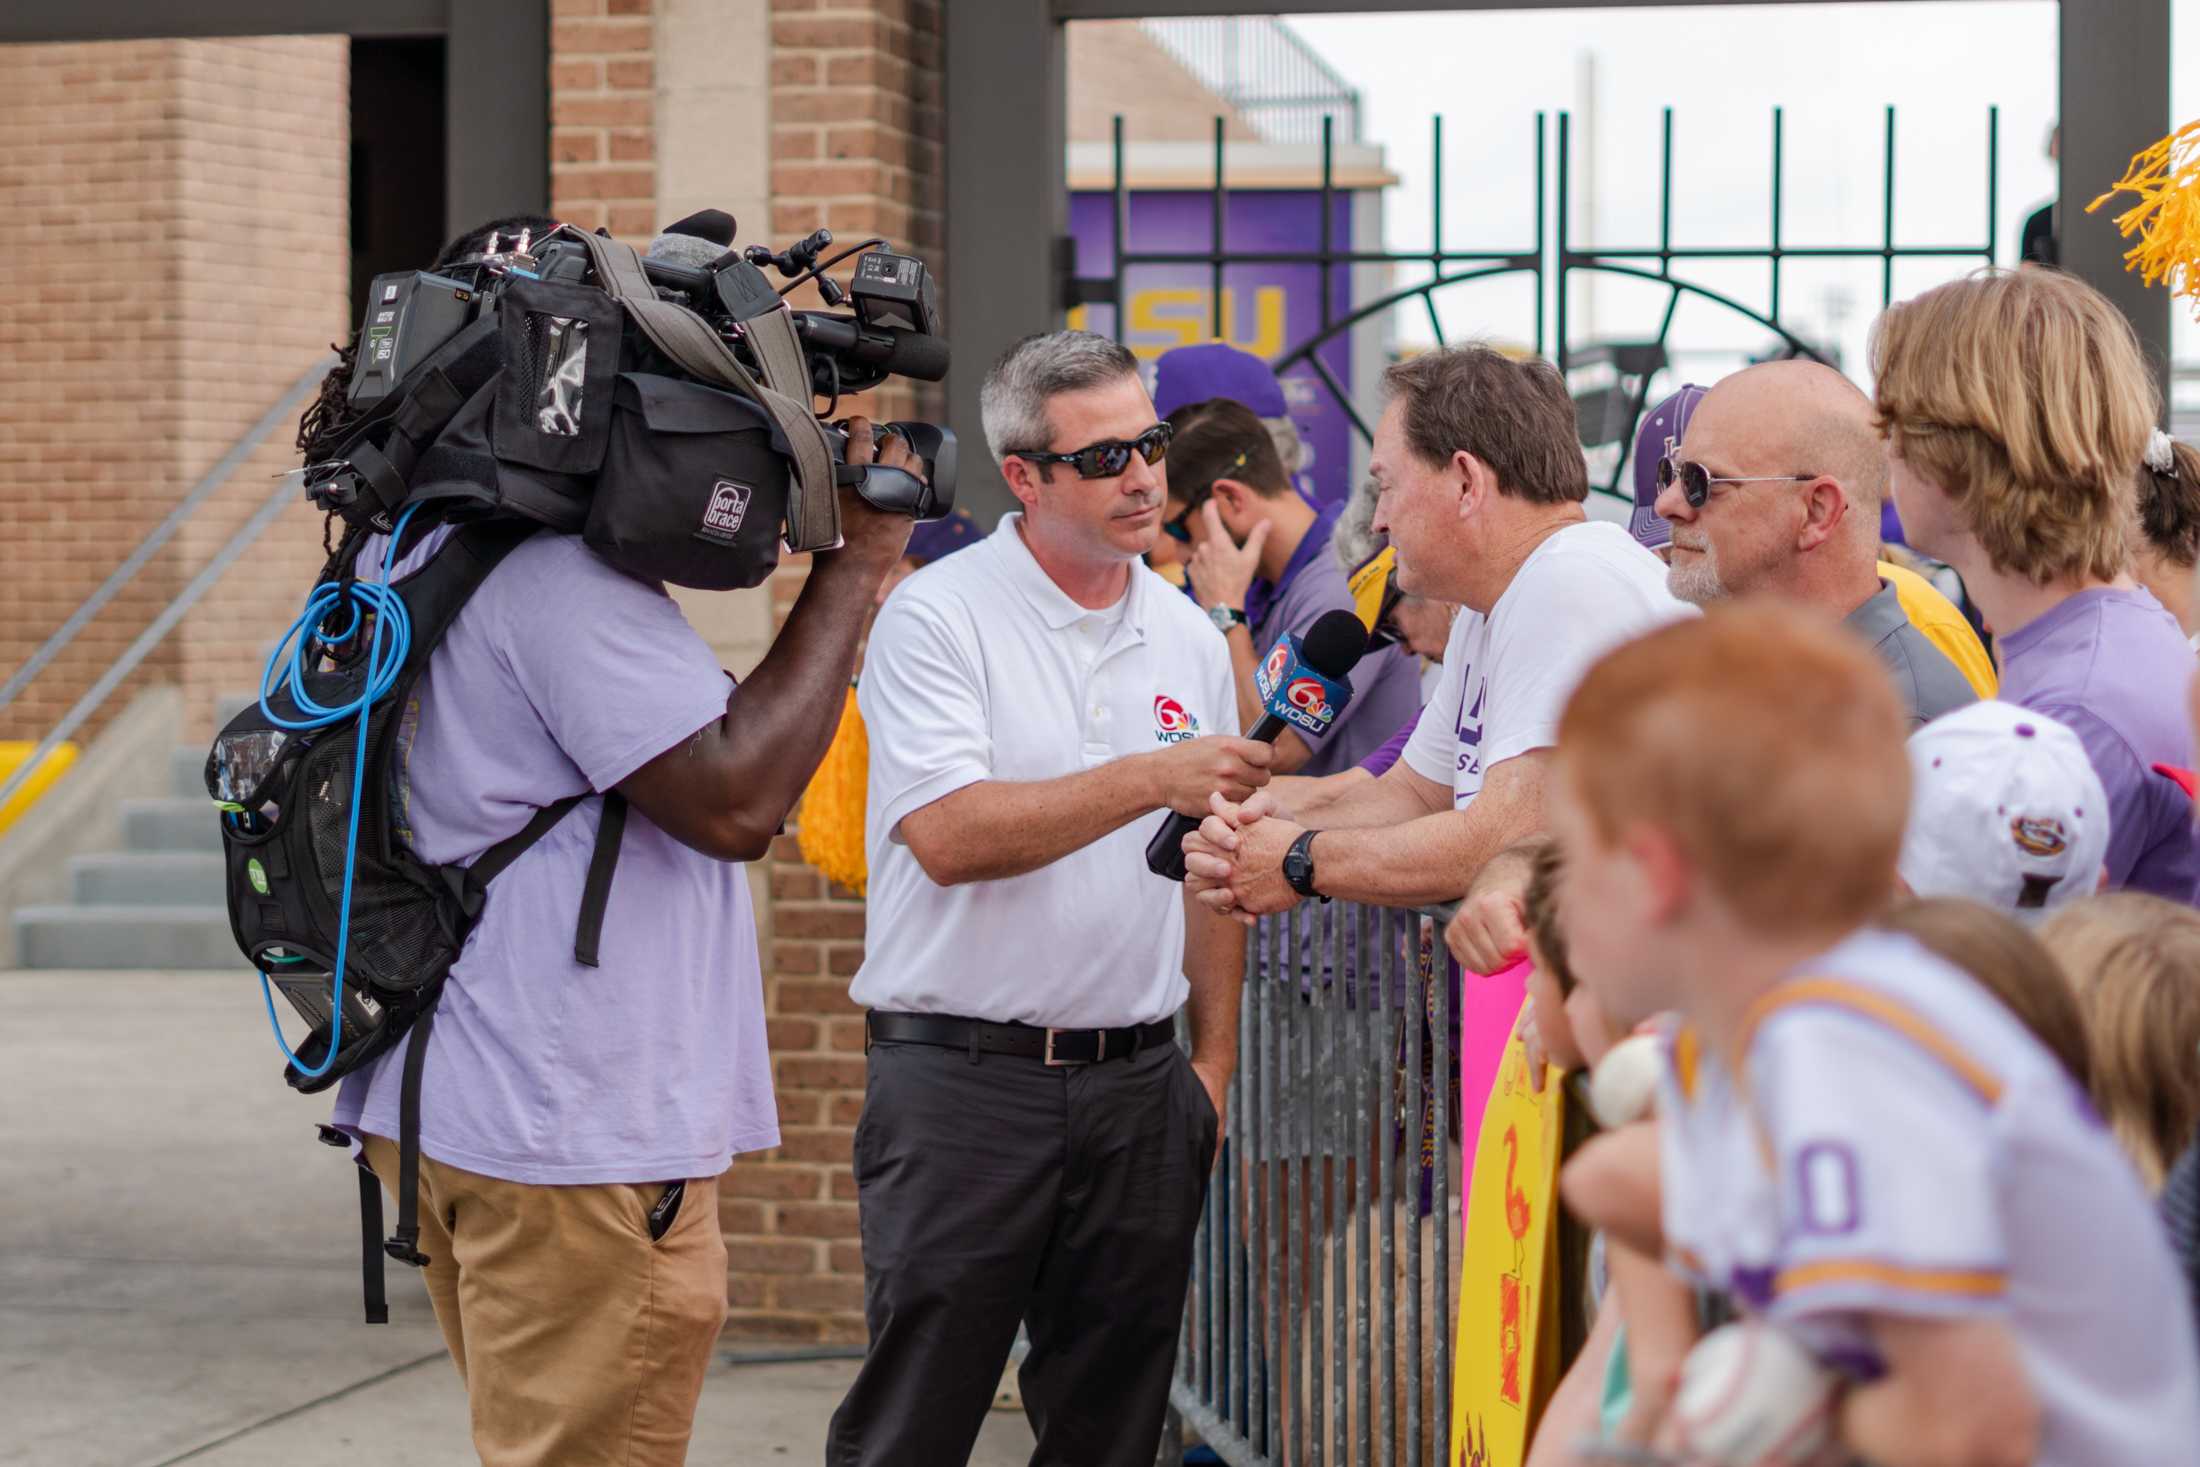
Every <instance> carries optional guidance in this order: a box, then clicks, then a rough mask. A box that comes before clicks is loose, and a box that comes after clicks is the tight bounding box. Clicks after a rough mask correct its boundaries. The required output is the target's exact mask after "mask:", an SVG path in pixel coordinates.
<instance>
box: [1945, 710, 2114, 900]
mask: <svg viewBox="0 0 2200 1467" xmlns="http://www.w3.org/2000/svg"><path fill="white" fill-rule="evenodd" d="M1910 773H1911V787H1910V820H1909V828H1908V830H1907V832H1906V834H1905V835H1904V837H1903V841H1902V861H1901V871H1902V879H1903V880H1904V881H1905V882H1907V883H1908V884H1909V887H1910V890H1912V891H1913V892H1915V893H1917V895H1919V896H1952V897H1970V898H1971V899H1972V900H1974V901H1980V902H1984V903H1985V904H1986V905H1988V906H1990V907H1994V908H1996V909H1998V910H2000V911H2003V912H2007V913H2010V914H2011V915H2014V916H2016V917H2019V918H2022V919H2024V920H2025V921H2027V922H2031V921H2037V920H2039V919H2040V918H2041V917H2044V916H2045V915H2046V914H2047V913H2049V912H2052V911H2054V910H2055V909H2056V908H2058V907H2060V906H2063V905H2064V904H2065V903H2068V902H2072V901H2076V900H2077V899H2078V898H2079V897H2082V896H2087V895H2089V894H2091V893H2092V892H2093V891H2095V890H2096V889H2098V887H2099V886H2100V880H2101V864H2102V862H2104V861H2105V860H2107V858H2108V792H2107V790H2105V789H2103V788H2102V786H2101V778H2100V776H2099V775H2097V774H2095V773H2094V772H2093V762H2092V761H2091V760H2090V759H2088V758H2087V757H2086V752H2085V745H2084V744H2082V743H2080V742H2079V741H2078V736H2077V735H2076V734H2075V733H2072V732H2071V731H2070V729H2069V727H2068V726H2067V725H2065V724H2061V723H2057V722H2056V721H2055V720H2054V719H2052V718H2049V717H2047V716H2046V715H2044V714H2040V713H2034V712H2033V711H2032V710H2030V709H2028V708H2019V707H2018V706H2017V705H2016V704H2014V703H2001V702H1991V701H1990V702H1984V703H1973V704H1971V705H1970V706H1968V707H1964V708H1958V709H1957V710H1956V711H1955V712H1953V713H1949V714H1945V715H1943V716H1942V717H1940V718H1937V719H1935V720H1933V721H1932V722H1931V723H1929V724H1927V725H1926V726H1925V727H1923V728H1921V729H1919V730H1918V731H1917V732H1916V733H1914V734H1912V735H1911V736H1910Z"/></svg>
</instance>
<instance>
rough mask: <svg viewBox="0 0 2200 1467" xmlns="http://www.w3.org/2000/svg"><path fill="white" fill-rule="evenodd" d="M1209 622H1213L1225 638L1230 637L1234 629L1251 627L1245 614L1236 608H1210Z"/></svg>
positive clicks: (1208, 610) (1208, 609)
mask: <svg viewBox="0 0 2200 1467" xmlns="http://www.w3.org/2000/svg"><path fill="white" fill-rule="evenodd" d="M1207 620H1209V621H1211V622H1213V623H1214V624H1215V630H1216V631H1218V632H1221V633H1222V634H1223V635H1224V636H1228V635H1229V633H1230V628H1232V627H1242V626H1248V625H1250V623H1248V622H1247V621H1246V620H1245V612H1244V611H1243V610H1242V609H1241V608H1239V607H1235V606H1210V607H1208V608H1207Z"/></svg>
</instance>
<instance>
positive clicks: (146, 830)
mask: <svg viewBox="0 0 2200 1467" xmlns="http://www.w3.org/2000/svg"><path fill="white" fill-rule="evenodd" d="M219 820H220V817H219V815H218V814H217V813H216V811H215V809H214V802H213V801H211V800H209V799H207V798H206V796H205V795H204V794H203V793H202V794H201V795H200V796H199V797H198V798H197V799H195V800H183V799H168V800H124V801H123V802H122V838H123V842H124V844H126V845H127V846H129V848H130V849H131V850H133V851H219V850H220V849H221V848H222V832H221V825H220V823H219Z"/></svg>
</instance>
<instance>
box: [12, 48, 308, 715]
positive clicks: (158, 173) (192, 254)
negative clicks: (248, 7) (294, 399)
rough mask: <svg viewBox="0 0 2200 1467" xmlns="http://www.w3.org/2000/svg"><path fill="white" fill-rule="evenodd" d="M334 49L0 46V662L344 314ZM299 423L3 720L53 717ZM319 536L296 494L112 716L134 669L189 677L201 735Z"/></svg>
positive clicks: (71, 598)
mask: <svg viewBox="0 0 2200 1467" xmlns="http://www.w3.org/2000/svg"><path fill="white" fill-rule="evenodd" d="M345 58H346V47H345V43H344V42H343V41H342V40H340V39H334V38H327V37H303V38H299V37H294V38H283V39H258V40H239V41H197V42H176V41H148V42H99V43H87V44H70V45H37V46H8V47H0V257H5V258H6V259H7V260H8V262H9V277H10V279H11V281H12V282H15V283H16V285H17V289H16V291H15V292H14V300H13V302H12V303H11V305H10V308H9V309H8V311H6V312H5V313H0V404H4V409H0V410H4V413H5V418H4V428H0V524H4V525H5V526H6V527H7V528H8V530H9V533H8V534H6V535H5V536H0V668H5V669H6V670H8V671H13V670H14V669H15V668H16V667H17V666H19V665H20V664H21V663H22V661H23V660H24V658H25V657H27V656H28V655H29V653H30V652H31V650H32V649H33V648H34V647H35V646H36V645H37V644H38V643H39V642H40V641H42V640H44V638H45V637H46V636H47V635H49V634H50V633H51V632H52V631H53V630H54V629H55V628H56V627H58V626H59V625H60V623H61V622H62V620H63V619H64V618H65V617H66V616H67V615H68V614H69V613H70V612H71V611H73V610H74V609H75V608H76V606H77V605H78V604H80V603H81V602H82V601H83V599H84V598H85V596H87V595H88V594H90V592H91V591H92V589H93V588H94V587H95V586H97V585H98V583H99V582H100V581H101V580H102V579H104V578H105V577H106V576H107V574H108V573H109V572H111V571H112V570H113V569H114V568H115V566H117V565H118V564H119V563H120V562H121V561H122V560H123V559H124V558H125V557H126V556H127V555H128V554H129V553H130V552H131V550H133V549H134V548H135V546H136V544H137V542H138V541H139V540H140V539H142V538H143V536H144V534H145V533H146V531H147V530H149V529H150V528H151V527H152V526H153V525H154V524H155V523H157V522H158V521H159V519H160V518H161V517H162V515H163V514H165V513H166V512H167V510H168V509H169V507H170V506H171V505H172V504H173V502H174V501H175V500H176V499H177V498H179V497H181V495H182V494H183V493H184V492H185V490H186V489H187V488H188V487H189V486H190V484H191V483H192V482H194V481H195V480H196V479H197V477H198V476H199V475H200V474H202V473H204V472H205V471H206V470H207V469H208V468H209V467H211V466H212V464H213V463H214V462H215V460H216V459H218V458H219V457H220V455H221V454H222V452H224V451H225V450H226V449H227V448H228V446H229V444H230V442H231V441H232V440H233V439H234V438H235V437H236V436H237V435H238V434H239V433H240V432H241V431H242V430H243V429H244V428H245V427H247V426H248V425H249V424H250V423H251V422H252V421H253V420H254V419H256V418H258V417H259V416H260V414H261V413H262V412H264V411H265V409H266V408H267V407H268V405H269V404H270V403H271V402H273V401H274V399H275V398H276V397H277V396H279V395H280V393H281V391H282V389H283V388H284V387H285V386H287V385H288V384H289V383H290V382H291V381H292V380H293V379H295V378H296V377H297V375H298V374H299V373H300V372H301V371H302V370H303V369H304V368H305V367H306V366H308V365H309V364H310V363H311V362H312V361H313V359H314V358H315V356H316V355H318V354H319V353H320V352H322V351H324V350H325V349H326V347H327V344H328V343H329V342H330V341H332V340H335V339H336V338H337V337H338V336H339V334H340V333H341V332H342V330H343V329H344V316H345V314H346V309H345V306H344V288H345V279H346V274H347V271H348V268H349V262H348V259H347V256H346V250H345V244H344V241H345V239H346V238H347V236H348V216H347V213H346V210H347V197H348V196H347V191H346V186H345V167H346V157H345V149H346V141H347V137H348V133H349V125H348V111H349V104H348V88H347V86H346V84H345ZM269 119H273V121H272V122H271V121H270V120H269ZM269 282H272V283H274V287H275V288H272V289H270V288H266V286H267V283H269ZM290 436H291V425H290V424H285V425H283V426H282V427H281V428H279V429H278V430H277V431H276V433H275V434H274V435H273V437H272V438H271V439H270V441H269V444H268V445H267V446H266V447H265V448H263V449H262V450H261V452H260V453H258V454H257V455H255V456H254V458H253V459H252V460H251V461H250V462H248V463H247V464H246V466H245V468H244V470H243V471H242V472H241V473H240V474H239V475H237V476H236V477H235V478H234V479H233V480H232V481H231V483H230V484H229V485H228V486H227V488H225V489H224V490H223V491H222V492H221V493H219V494H218V495H217V496H216V497H215V499H213V500H212V501H210V502H209V503H208V505H207V506H206V508H205V510H204V511H203V513H202V514H201V515H200V516H198V517H197V518H196V520H195V521H194V523H193V524H192V525H190V526H189V527H187V528H186V529H185V530H184V531H183V532H182V533H181V534H179V535H178V536H177V537H176V539H175V540H173V541H171V542H170V545H169V547H168V549H167V550H165V551H164V552H163V553H162V554H161V555H160V556H159V557H158V558H157V559H156V560H155V561H154V562H153V563H151V564H150V565H148V566H147V568H146V569H145V570H144V571H143V572H142V573H141V574H140V575H139V576H138V577H137V578H136V579H135V580H134V581H133V582H132V583H131V585H130V586H129V587H128V588H126V589H125V590H124V592H123V593H122V595H121V596H120V597H119V598H118V600H117V601H116V602H115V603H114V604H113V605H112V606H111V607H110V608H109V610H108V611H107V612H106V613H105V614H103V615H102V616H101V617H99V618H98V619H97V620H96V621H95V622H94V623H93V624H92V625H91V626H90V627H89V628H88V629H87V630H86V631H85V633H84V634H83V635H82V636H80V637H79V638H78V639H77V641H76V642H75V643H74V644H73V645H72V647H71V648H70V650H69V652H68V653H67V654H66V655H65V657H64V658H63V660H62V661H61V662H59V663H57V664H56V665H55V666H54V667H53V668H51V669H49V671H48V672H47V673H46V674H45V675H43V676H42V677H40V678H39V679H38V680H37V681H36V682H34V683H33V684H32V685H31V688H30V689H29V691H28V692H27V693H26V694H25V696H24V697H23V698H22V699H20V700H19V701H18V702H17V703H15V704H14V705H13V706H12V707H10V708H9V709H7V710H5V711H4V712H0V737H33V736H36V735H38V734H42V733H44V732H45V731H46V730H47V729H48V728H50V727H51V726H52V725H53V724H54V722H55V721H56V720H57V719H58V718H59V717H60V715H61V714H62V712H63V711H64V710H65V709H66V708H67V707H68V705H69V704H70V703H72V702H73V701H75V699H76V698H77V697H78V696H79V695H80V694H81V693H82V692H83V691H84V690H85V689H86V688H87V687H88V686H89V685H90V683H91V681H92V680H93V679H94V678H95V677H96V676H97V675H98V674H99V673H100V672H101V671H103V670H104V669H105V668H106V667H107V666H108V665H109V664H110V663H111V662H112V661H113V659H114V658H115V656H116V655H117V654H118V653H120V652H121V651H122V649H123V648H124V647H125V646H127V645H128V644H129V643H130V641H131V640H133V639H134V638H135V637H136V636H137V634H138V633H139V632H140V631H141V630H142V629H143V628H144V627H145V626H146V625H147V623H149V622H150V621H151V620H152V618H153V616H154V615H155V614H157V612H158V611H159V610H160V608H161V607H162V606H163V605H165V604H166V603H167V602H168V600H169V599H170V598H171V597H172V596H173V595H174V594H175V593H176V592H177V591H179V590H180V589H181V588H182V586H183V584H184V583H185V582H186V581H187V580H188V579H189V578H190V577H191V576H192V575H193V574H194V573H195V572H196V571H197V570H198V569H199V567H200V566H201V565H203V564H204V563H205V560H206V558H207V556H208V555H209V554H211V553H212V551H213V550H214V548H215V547H216V546H218V545H219V544H221V543H222V542H223V541H224V540H226V539H227V538H228V537H229V535H230V533H231V532H232V531H233V530H234V529H235V528H236V526H237V525H238V524H240V523H242V521H243V520H244V519H245V518H246V517H247V516H248V515H249V513H250V512H251V510H252V509H253V508H255V507H256V506H257V505H258V504H260V503H262V502H264V501H265V499H266V498H267V495H268V493H269V492H270V491H272V489H273V488H274V482H273V479H272V476H273V475H275V474H277V473H279V472H280V471H282V470H283V469H285V468H288V467H290V455H289V450H288V445H289V441H290ZM318 553H319V552H318V527H317V525H316V524H315V523H314V522H313V520H312V518H311V516H310V515H308V514H306V513H305V512H304V511H303V510H302V509H301V510H298V511H293V512H290V513H287V514H286V515H285V516H284V517H283V518H282V519H281V520H279V521H277V523H276V524H275V525H274V526H273V527H272V528H271V529H270V530H269V531H268V533H267V534H266V535H265V536H264V537H263V539H262V540H261V542H260V546H259V549H258V550H257V551H256V553H255V557H254V559H253V561H252V562H250V563H248V564H246V565H245V566H243V567H242V568H240V570H239V571H238V573H236V574H234V575H232V576H230V577H229V578H227V579H226V580H225V581H224V582H223V583H222V584H221V585H220V586H219V587H218V588H217V589H216V591H215V592H214V593H213V595H212V596H210V597H209V598H208V599H207V600H206V601H204V602H202V603H201V604H200V606H199V609H198V610H197V611H196V612H194V613H193V615H192V616H191V617H190V618H189V619H188V620H187V621H186V623H185V624H184V628H183V632H182V634H181V635H172V636H170V637H169V638H168V640H167V641H166V642H165V643H164V644H163V645H162V646H161V647H160V648H158V649H157V650H156V651H155V653H154V655H153V656H152V657H151V658H150V659H148V661H147V662H146V663H145V664H144V665H143V666H142V668H141V669H140V672H139V674H138V676H137V677H136V679H135V680H134V682H133V683H132V684H129V685H126V686H125V687H124V688H123V689H122V691H121V692H120V694H118V695H117V696H116V697H114V698H112V699H110V700H109V702H108V704H107V709H106V711H107V713H109V714H112V713H113V712H116V711H119V710H120V708H121V707H123V706H124V704H125V703H126V702H127V699H128V695H129V693H130V692H131V691H133V690H134V688H135V687H138V686H143V685H146V684H148V683H151V682H167V683H181V684H182V685H183V687H184V691H185V708H186V712H187V716H189V717H191V719H192V728H191V732H193V733H203V732H204V731H205V728H206V726H207V724H208V723H210V722H211V717H210V709H211V702H212V695H213V693H214V692H215V691H216V690H218V689H225V688H232V687H237V686H241V685H243V684H245V683H247V682H249V681H250V680H251V678H252V676H253V672H254V670H255V668H256V666H257V663H258V660H259V658H260V656H261V655H262V654H263V652H264V648H265V645H266V643H267V641H268V640H269V639H270V638H271V636H272V635H273V634H274V633H275V632H276V631H277V630H279V628H280V627H281V626H282V625H283V624H285V623H287V621H288V620H289V614H290V613H289V611H288V610H287V609H286V608H287V604H288V603H289V602H290V601H293V600H295V598H296V596H297V593H298V588H299V587H300V586H301V585H302V584H303V583H304V581H305V579H306V577H307V575H308V574H309V572H310V568H311V565H312V563H313V561H314V560H315V559H316V558H317V556H318ZM97 728H98V724H97V723H95V724H94V725H93V726H92V727H91V729H89V730H87V734H90V733H93V732H96V730H97Z"/></svg>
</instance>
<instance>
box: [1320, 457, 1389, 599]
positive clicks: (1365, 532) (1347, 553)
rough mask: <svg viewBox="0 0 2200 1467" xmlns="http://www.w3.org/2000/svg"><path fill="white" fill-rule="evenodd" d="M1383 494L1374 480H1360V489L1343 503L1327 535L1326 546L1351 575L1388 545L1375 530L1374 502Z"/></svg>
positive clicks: (1381, 488) (1380, 487)
mask: <svg viewBox="0 0 2200 1467" xmlns="http://www.w3.org/2000/svg"><path fill="white" fill-rule="evenodd" d="M1382 494H1383V486H1382V485H1381V484H1379V483H1377V482H1376V481H1375V480H1373V479H1362V480H1361V481H1360V487H1359V488H1357V489H1355V490H1353V491H1352V497H1351V498H1350V499H1347V500H1346V501H1345V502H1344V509H1343V511H1342V512H1341V513H1339V514H1338V516H1337V524H1336V527H1335V528H1334V529H1332V530H1331V531H1330V532H1329V546H1330V548H1331V549H1332V550H1334V551H1336V553H1337V563H1338V564H1339V565H1341V566H1343V567H1344V570H1345V574H1346V575H1350V574H1351V573H1352V572H1354V571H1356V570H1358V569H1359V568H1360V567H1361V566H1363V565H1365V564H1366V563H1367V562H1368V561H1369V560H1370V559H1372V558H1373V557H1374V555H1375V552H1376V551H1378V550H1381V549H1382V548H1383V547H1384V546H1385V545H1388V544H1389V543H1390V537H1389V536H1388V535H1381V534H1377V533H1376V530H1375V501H1376V500H1378V499H1380V498H1381V497H1382Z"/></svg>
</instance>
